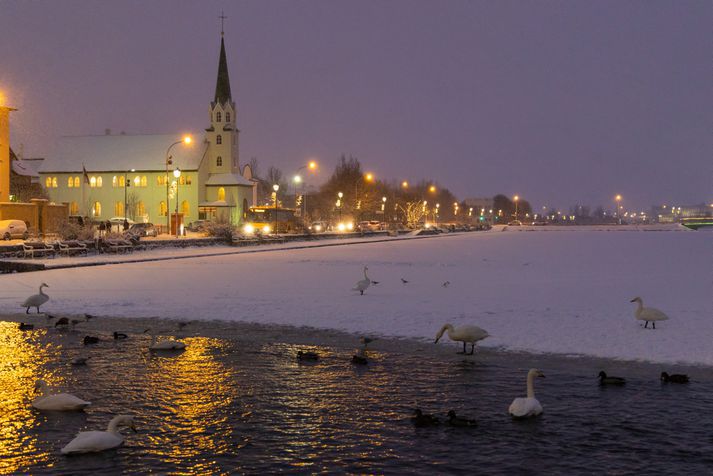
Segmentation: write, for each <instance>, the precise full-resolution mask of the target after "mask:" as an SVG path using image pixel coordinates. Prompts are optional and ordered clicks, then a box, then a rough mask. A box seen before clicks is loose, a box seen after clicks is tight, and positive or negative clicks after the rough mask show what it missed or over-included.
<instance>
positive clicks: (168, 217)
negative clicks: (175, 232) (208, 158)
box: [164, 136, 193, 235]
mask: <svg viewBox="0 0 713 476" xmlns="http://www.w3.org/2000/svg"><path fill="white" fill-rule="evenodd" d="M192 140H193V139H191V136H185V137H184V138H183V139H181V140H179V141H176V142H174V143H173V144H171V145H169V146H168V149H166V161H165V162H166V176H165V177H164V180H166V234H167V235H168V234H170V233H171V223H170V220H171V213H170V212H169V210H170V207H169V206H168V187H169V183H170V182H169V181H168V166H169V165H173V157H172V156H171V155H169V154H170V153H171V149H172V148H173V146H174V145H178V144H181V143H183V144H190V143H191V141H192Z"/></svg>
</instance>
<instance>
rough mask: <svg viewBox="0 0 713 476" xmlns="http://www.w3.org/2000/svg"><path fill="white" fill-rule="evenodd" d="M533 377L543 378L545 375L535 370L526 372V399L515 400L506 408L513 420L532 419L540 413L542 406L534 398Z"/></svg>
mask: <svg viewBox="0 0 713 476" xmlns="http://www.w3.org/2000/svg"><path fill="white" fill-rule="evenodd" d="M535 377H542V378H545V374H543V373H542V372H540V371H539V370H537V369H530V371H529V372H527V397H526V398H522V397H518V398H516V399H515V400H513V401H512V403H511V404H510V408H508V413H509V414H510V416H512V417H513V418H528V417H534V416H537V415H539V414H540V413H542V405H540V402H539V401H537V399H536V398H535Z"/></svg>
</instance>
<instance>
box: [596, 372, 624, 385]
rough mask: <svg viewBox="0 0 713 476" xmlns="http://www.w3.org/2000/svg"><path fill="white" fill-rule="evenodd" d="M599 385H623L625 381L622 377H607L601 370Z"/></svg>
mask: <svg viewBox="0 0 713 476" xmlns="http://www.w3.org/2000/svg"><path fill="white" fill-rule="evenodd" d="M598 378H599V385H624V384H626V379H624V378H622V377H609V376H608V375H607V374H606V372H604V371H603V370H602V371H601V372H599V375H598Z"/></svg>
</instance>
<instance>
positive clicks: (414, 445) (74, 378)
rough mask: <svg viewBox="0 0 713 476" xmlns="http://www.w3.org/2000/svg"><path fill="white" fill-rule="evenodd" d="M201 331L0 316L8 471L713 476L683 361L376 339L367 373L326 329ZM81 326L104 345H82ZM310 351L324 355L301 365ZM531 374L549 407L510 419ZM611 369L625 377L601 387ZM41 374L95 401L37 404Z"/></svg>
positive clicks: (710, 411) (1, 451) (708, 408)
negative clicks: (537, 374) (44, 407)
mask: <svg viewBox="0 0 713 476" xmlns="http://www.w3.org/2000/svg"><path fill="white" fill-rule="evenodd" d="M40 319H41V318H37V321H36V322H37V323H38V324H39V323H41V322H42V321H41V320H40ZM117 322H118V321H117ZM119 324H121V323H120V322H119ZM211 325H213V326H214V329H213V332H204V331H205V330H206V329H207V328H208V327H210V326H211ZM198 326H203V327H204V328H203V329H200V328H199V332H196V330H195V329H194V330H193V331H192V332H189V334H193V335H186V336H185V337H182V340H183V341H184V342H186V343H187V344H188V348H187V350H186V351H184V352H177V353H175V352H174V353H150V352H148V350H147V348H148V344H149V341H150V339H149V337H148V336H147V335H145V334H141V333H140V331H139V330H138V329H131V330H127V332H129V334H130V335H129V338H128V339H126V340H122V341H114V340H113V339H111V337H110V335H109V333H108V330H107V328H105V329H103V330H99V329H92V328H91V327H88V328H85V329H84V330H81V331H80V330H79V329H78V330H76V331H64V332H60V331H57V330H55V329H53V328H38V329H36V330H33V331H20V330H19V329H18V328H17V323H15V322H0V473H4V474H7V473H10V474H25V473H31V474H120V473H132V474H135V473H147V472H149V471H152V472H155V473H173V474H236V473H274V472H288V473H314V472H332V473H334V472H348V473H365V472H368V473H386V474H433V473H440V474H443V473H463V472H468V473H476V474H507V475H513V474H515V475H517V474H543V475H544V474H547V475H551V474H672V475H673V474H675V475H680V474H686V473H687V474H692V475H694V474H712V473H713V425H712V423H713V382H712V381H711V378H710V373H709V372H707V371H702V372H701V374H702V375H703V377H700V378H697V377H696V375H695V374H694V373H691V376H692V378H693V381H692V382H691V383H690V384H688V385H675V384H662V383H661V382H660V381H659V380H658V374H659V372H660V371H661V370H669V371H670V370H671V369H665V368H659V367H656V366H646V365H644V366H627V365H626V364H624V363H615V362H607V361H594V360H592V359H563V358H553V357H547V356H527V355H519V354H518V355H516V354H505V353H503V354H499V353H492V352H491V353H486V354H481V355H476V356H475V357H474V358H473V357H463V356H458V355H456V354H455V352H456V351H457V350H459V346H458V345H456V344H453V346H452V348H451V347H443V346H433V345H432V344H426V343H423V344H420V343H417V344H414V343H413V342H411V343H404V344H399V342H398V341H394V342H386V341H376V342H375V343H374V344H373V346H371V347H373V349H374V350H370V351H369V358H370V363H369V365H367V366H365V367H358V366H354V365H353V364H352V363H351V361H350V360H351V356H352V354H353V352H354V348H355V347H356V345H357V342H356V338H355V337H353V336H348V335H344V336H339V337H336V338H335V337H334V336H333V335H332V336H329V338H326V337H325V339H324V341H325V342H326V343H325V344H323V345H314V343H315V342H319V341H320V338H319V335H318V333H316V331H309V333H310V338H309V339H304V338H303V339H301V341H302V342H298V343H295V339H287V338H284V339H283V338H282V335H281V334H282V332H281V331H280V329H271V330H269V331H268V332H262V333H261V334H260V335H259V336H258V335H256V334H254V333H253V334H251V333H250V332H249V331H247V330H245V329H242V330H241V329H237V328H233V330H232V331H228V330H226V329H228V328H227V327H223V328H220V327H217V324H215V325H214V324H210V323H206V324H199V325H198ZM189 327H190V326H189ZM119 330H122V329H119ZM297 332H298V333H299V332H303V333H304V332H308V331H297ZM86 334H92V335H100V336H101V337H102V338H103V339H104V340H103V341H102V342H100V343H99V344H96V345H93V346H87V347H85V346H83V345H82V344H81V339H82V337H83V336H84V335H86ZM196 334H202V335H211V334H212V336H211V337H204V336H200V335H196ZM303 337H304V336H303ZM310 340H311V341H312V343H311V344H307V343H305V341H310ZM297 341H300V339H297ZM436 347H438V349H439V350H440V351H438V352H434V351H431V349H433V348H436ZM298 350H312V351H316V352H318V353H320V355H321V356H322V358H321V359H320V361H319V362H317V363H314V364H304V363H299V362H298V361H297V360H296V358H295V355H296V353H297V351H298ZM77 355H90V356H91V359H90V361H89V365H87V366H86V367H73V366H70V365H69V364H68V362H69V360H70V359H71V358H73V357H75V356H77ZM535 365H536V366H538V367H539V368H540V369H541V370H542V371H543V372H544V373H545V374H546V378H545V379H537V381H536V394H537V398H538V399H539V400H540V402H541V403H542V405H543V407H544V409H545V413H544V414H543V415H542V416H541V417H539V418H536V419H533V420H530V421H513V420H511V419H510V417H509V416H508V415H507V408H508V406H509V404H510V402H511V401H512V399H513V398H514V397H518V396H524V395H525V377H526V373H527V370H528V369H529V367H530V366H535ZM605 365H609V368H604V370H607V372H608V373H609V374H612V375H620V376H625V377H628V382H627V385H625V386H624V387H621V388H606V387H600V386H599V385H598V383H597V380H596V375H597V373H598V371H599V370H602V368H600V367H603V366H605ZM694 371H695V369H694ZM622 372H625V373H626V374H625V375H622ZM37 378H43V379H45V380H46V381H47V382H48V383H49V384H50V385H52V386H56V388H58V389H59V390H61V391H67V392H70V393H73V394H75V395H77V396H79V397H80V398H84V399H86V400H90V401H91V402H92V405H91V407H89V408H88V409H87V411H85V412H76V413H43V412H39V411H36V410H34V409H32V408H31V406H30V400H31V399H32V398H33V393H32V389H33V386H34V382H35V380H36V379H37ZM415 407H419V408H421V409H422V410H423V411H424V412H426V413H433V414H436V415H438V416H440V417H442V418H443V419H445V413H446V412H447V411H448V410H451V409H453V410H455V411H456V412H457V413H458V414H459V415H462V416H465V417H469V418H476V419H477V420H478V423H479V424H478V427H477V428H474V429H464V428H450V427H447V426H445V425H441V426H440V427H435V428H415V427H414V425H413V424H412V423H411V421H410V419H409V417H410V415H411V413H412V411H413V409H414V408H415ZM120 413H128V414H132V415H134V416H135V421H136V426H137V429H138V433H135V434H134V433H132V432H130V431H124V434H125V435H126V441H125V444H124V446H123V447H121V448H119V449H117V450H112V451H107V452H104V453H100V454H94V455H83V456H73V457H67V456H63V455H61V454H60V452H59V451H60V449H61V448H62V447H63V446H64V445H65V444H66V443H67V442H69V441H70V440H71V439H72V438H73V437H74V436H75V434H76V433H77V432H79V431H83V430H88V429H89V430H93V429H100V430H104V429H106V425H107V423H108V421H109V420H110V419H111V418H112V416H113V415H115V414H120Z"/></svg>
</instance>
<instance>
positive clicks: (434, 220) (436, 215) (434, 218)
mask: <svg viewBox="0 0 713 476" xmlns="http://www.w3.org/2000/svg"><path fill="white" fill-rule="evenodd" d="M439 208H441V204H440V203H436V211H435V212H434V213H433V222H434V223H435V224H436V226H438V209H439Z"/></svg>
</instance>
